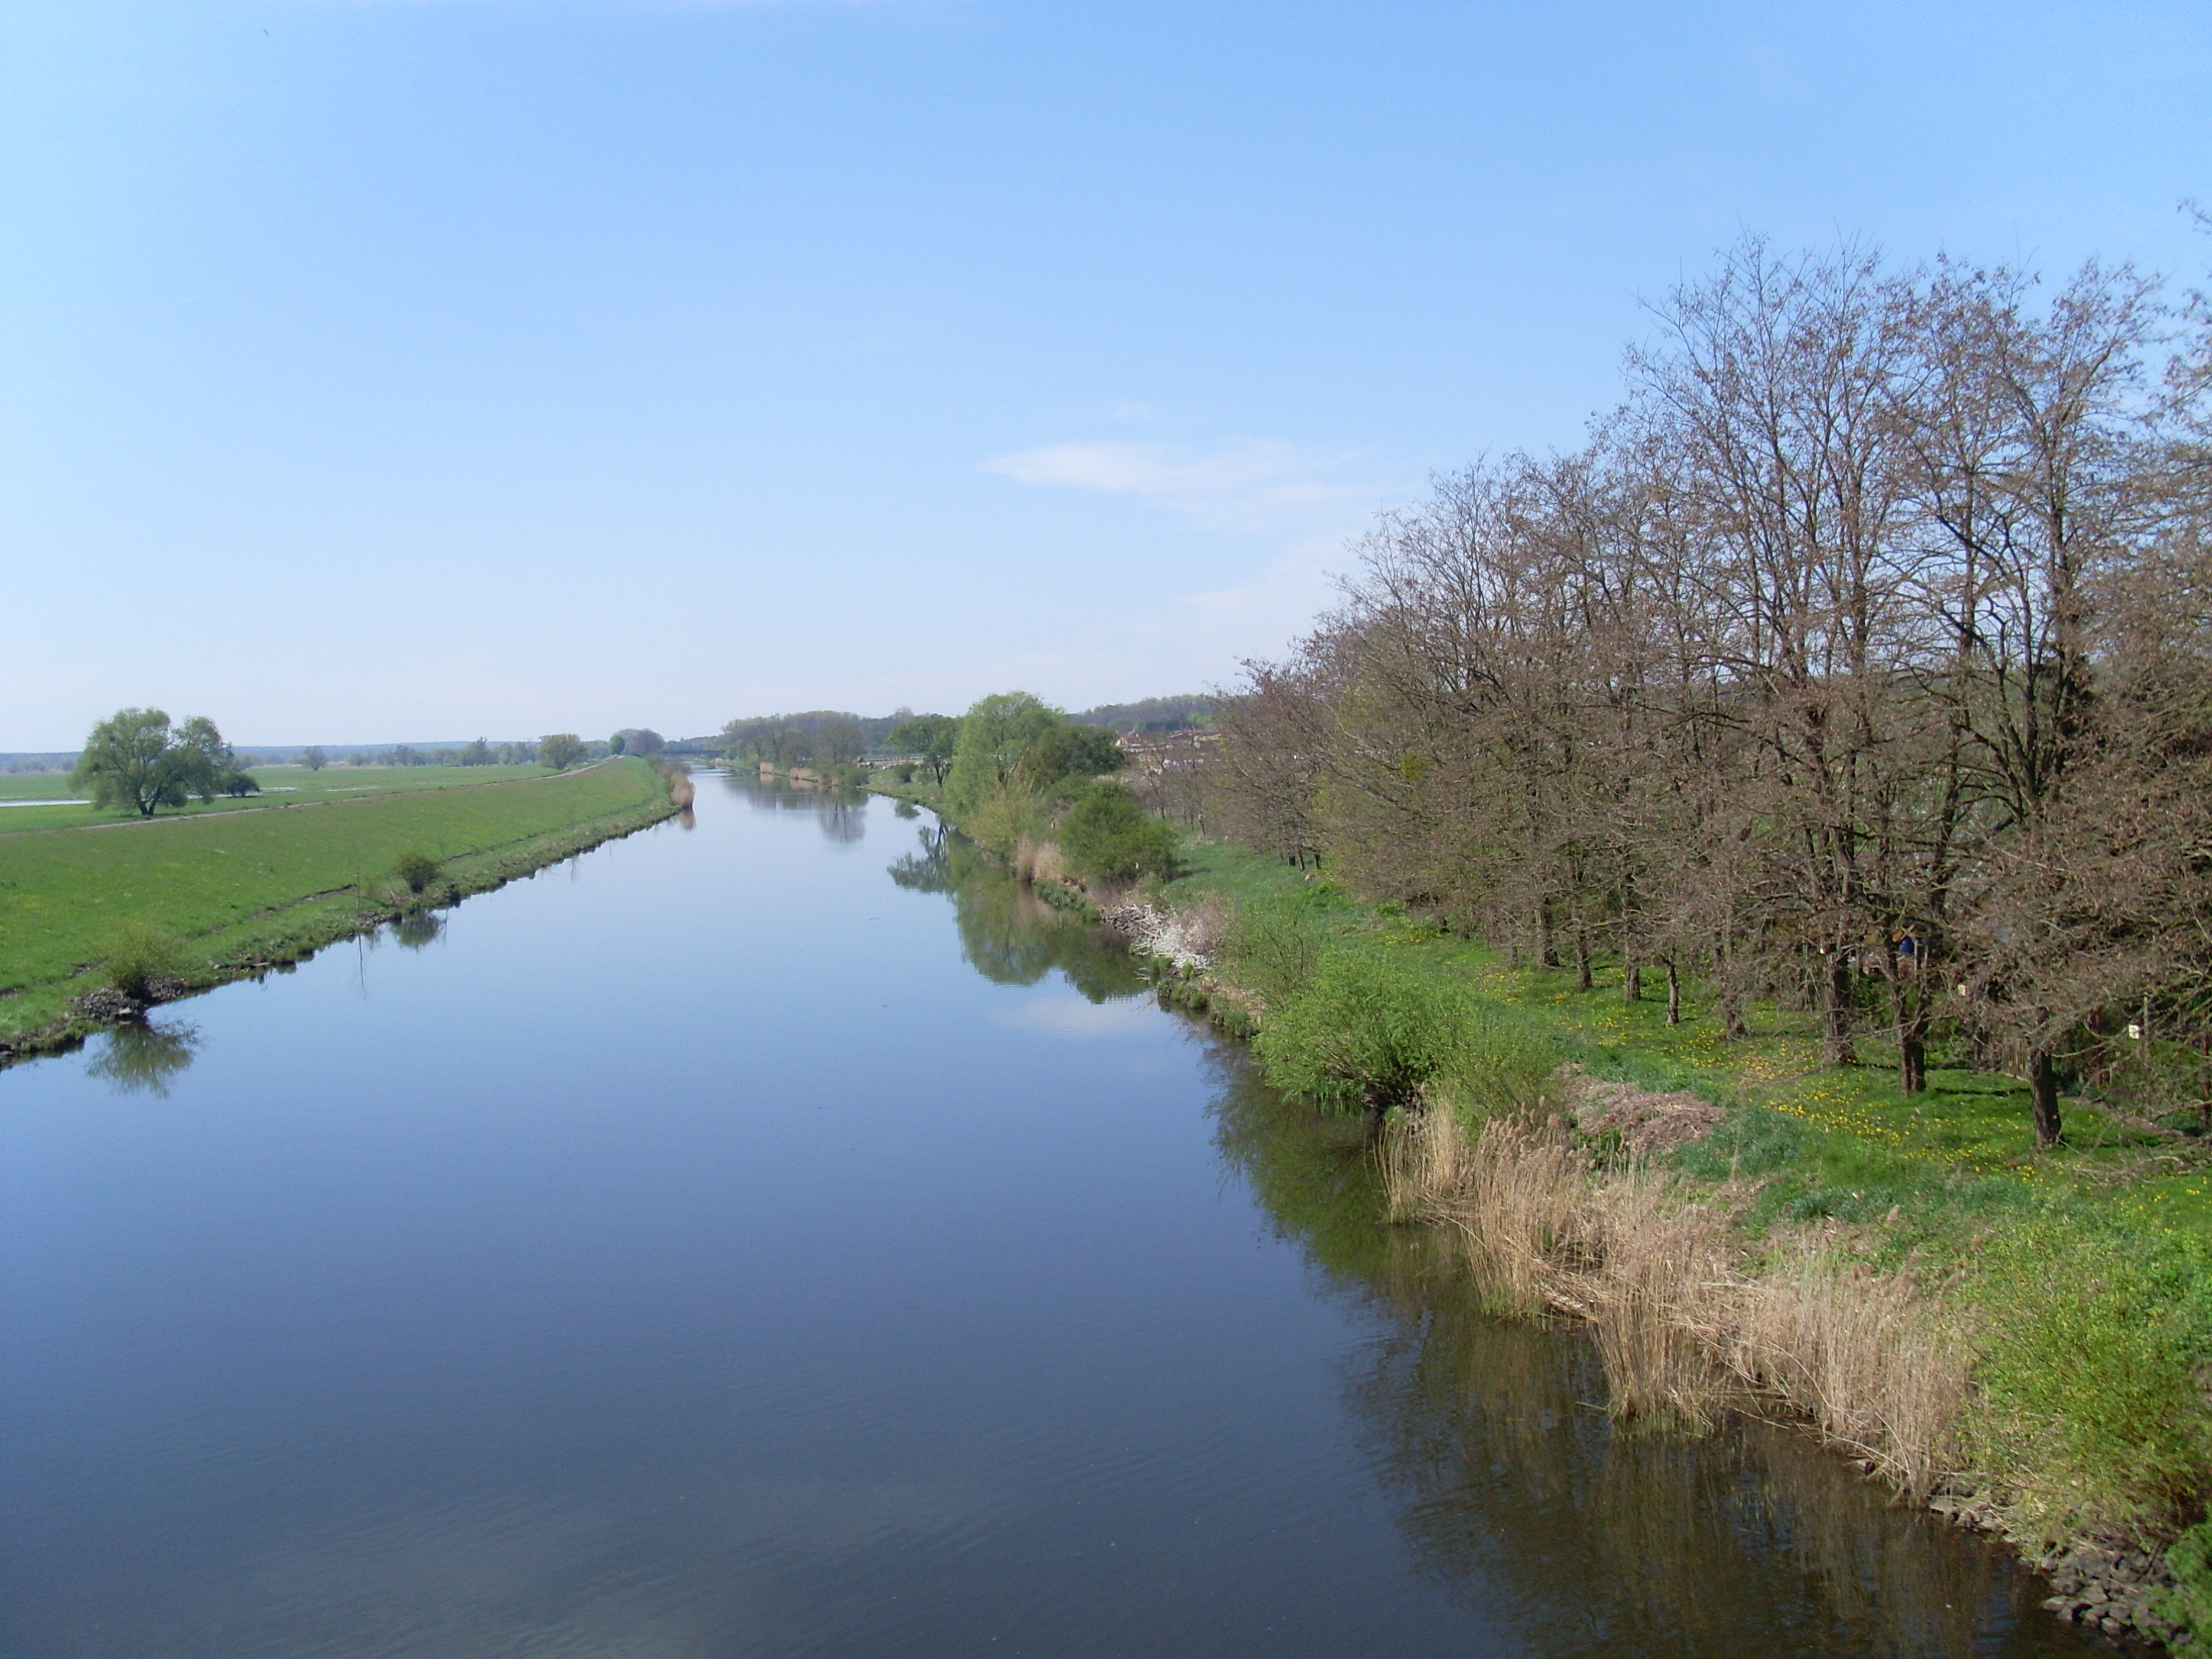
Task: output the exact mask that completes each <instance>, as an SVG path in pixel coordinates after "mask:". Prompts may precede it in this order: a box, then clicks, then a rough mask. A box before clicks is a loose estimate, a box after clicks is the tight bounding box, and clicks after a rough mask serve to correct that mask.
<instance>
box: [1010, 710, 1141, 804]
mask: <svg viewBox="0 0 2212 1659" xmlns="http://www.w3.org/2000/svg"><path fill="white" fill-rule="evenodd" d="M1126 761H1127V756H1125V755H1124V754H1123V753H1122V752H1121V744H1120V742H1119V741H1118V740H1116V738H1115V736H1114V734H1113V733H1112V732H1109V731H1108V730H1107V729H1106V728H1105V727H1104V726H1075V725H1072V724H1066V723H1063V724H1061V725H1060V726H1055V727H1054V729H1053V730H1051V731H1049V732H1046V733H1045V734H1044V736H1043V737H1042V738H1039V739H1038V740H1037V741H1036V743H1034V744H1031V745H1030V751H1029V753H1027V754H1026V755H1024V756H1023V757H1022V759H1021V764H1020V765H1019V766H1018V767H1017V768H1016V769H1015V770H1016V773H1017V775H1018V776H1019V777H1020V778H1021V780H1022V781H1024V782H1025V783H1027V784H1028V785H1029V786H1030V787H1031V788H1033V789H1035V790H1036V791H1038V792H1039V793H1043V794H1048V795H1065V794H1066V793H1069V792H1068V790H1066V788H1065V787H1061V786H1062V785H1063V781H1065V780H1068V779H1089V778H1095V777H1099V776H1101V775H1103V774H1105V773H1108V772H1118V771H1120V770H1121V767H1122V765H1123V763H1125V762H1126Z"/></svg>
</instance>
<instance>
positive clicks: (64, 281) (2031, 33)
mask: <svg viewBox="0 0 2212 1659" xmlns="http://www.w3.org/2000/svg"><path fill="white" fill-rule="evenodd" d="M2208 93H2212V11H2208V10H2207V9H2206V8H2204V7H2203V6H2202V5H2201V4H2181V3H2171V4H2164V3H2161V4H2131V3H2126V0H2118V3H2115V0H2105V3H2100V4H2095V5H2087V4H2083V5H2046V4H2034V3H2015V4H2008V5H1994V4H1989V5H1971V6H1970V5H1963V4H1948V3H1919V4H1914V5H1910V6H1906V5H1885V4H1880V3H1852V4H1848V5H1845V4H1797V5H1791V6H1778V5H1772V4H1765V5H1757V6H1753V5H1733V6H1732V5H1717V4H1676V5H1667V6H1661V5H1611V6H1608V5H1602V4H1591V5H1581V6H1564V5H1547V6H1537V5H1528V4H1520V5H1483V4H1423V3H1397V0H1364V3H1358V4H1353V3H1297V0H1278V3H1269V4H1207V3H1203V0H1175V3H1157V4H1155V3H1127V4H1117V5H1105V6H1076V5H1070V4H1055V5H1048V4H1036V3H1014V0H911V3H908V0H874V3H869V0H841V3H806V0H786V3H751V4H711V3H702V0H692V3H679V0H665V3H641V0H640V3H626V0H382V3H378V0H252V3H233V0H189V3H113V0H66V3H42V0H13V3H10V4H8V5H7V6H5V7H4V8H0V579H4V580H0V594H4V599H0V604H4V607H5V610H4V615H5V617H6V631H5V648H4V650H3V651H0V750H28V749H47V748H67V747H71V746H74V745H75V744H76V743H77V742H78V741H79V740H80V739H81V738H82V735H83V732H84V731H85V729H86V727H87V726H88V725H89V723H90V722H91V721H92V720H94V719H96V718H98V717H100V715H103V714H106V713H108V712H110V711H112V709H114V708H117V707H118V706H120V705H122V704H125V703H131V702H151V703H155V704H158V705H160V706H161V707H164V708H168V709H169V710H170V711H171V712H172V713H173V714H179V715H181V714H188V713H190V714H197V713H206V714H211V715H213V716H214V717H215V718H216V720H218V721H219V722H220V723H221V724H222V726H223V727H224V729H225V730H226V731H227V732H229V733H231V734H232V735H233V736H234V738H238V739H240V740H242V741H246V742H262V743H303V742H324V743H332V744H343V743H348V742H368V741H377V740H397V739H412V738H460V737H469V736H473V735H475V734H477V733H478V732H485V733H489V735H491V736H493V737H495V738H496V737H501V736H520V735H533V734H536V733H539V732H547V731H553V730H561V729H574V730H578V731H582V732H586V733H592V734H598V733H602V732H606V731H608V730H611V729H612V728H613V727H615V726H623V725H632V724H647V725H653V726H657V727H659V728H660V729H661V730H663V731H666V732H700V731H705V730H709V729H712V728H713V727H714V726H719V725H720V723H721V722H722V721H723V720H726V719H727V718H729V717H731V716H732V715H735V714H749V713H754V712H760V711H764V710H767V709H770V708H797V707H820V706H825V705H826V706H840V707H852V708H862V709H865V710H868V711H878V710H883V709H888V708H893V707H895V706H896V705H898V704H902V703H905V704H911V705H912V706H914V707H915V708H954V709H957V708H962V707H964V706H965V705H966V704H967V703H968V702H969V701H971V700H972V699H973V698H974V697H975V696H978V695H980V694H981V693H983V692H986V691H989V690H999V689H1003V688H1005V687H1007V686H1012V685H1021V686H1026V687H1028V688H1030V689H1032V690H1036V691H1038V692H1040V693H1042V694H1043V695H1045V696H1048V697H1050V698H1053V699H1054V700H1056V701H1059V702H1063V703H1066V704H1068V705H1070V706H1074V707H1080V706H1083V705H1085V704H1089V703H1092V702H1100V701H1105V700H1119V699H1122V698H1127V697H1133V696H1145V695H1148V694H1155V693H1162V692H1168V691H1176V690H1188V689H1194V688H1197V687H1200V686H1202V685H1204V684H1208V683H1219V682H1225V681H1226V680H1228V679H1230V678H1232V677H1233V675H1234V672H1235V665H1236V662H1237V659H1238V658H1239V657H1242V656H1245V655H1250V654H1255V653H1261V654H1265V653H1273V652H1276V651H1279V649H1280V648H1281V647H1282V646H1283V645H1284V643H1285V641H1287V640H1288V639H1289V638H1290V637H1291V635H1293V634H1295V633H1296V632H1297V631H1298V629H1299V628H1300V627H1301V625H1302V623H1304V620H1305V619H1306V618H1307V617H1309V616H1310V614H1311V612H1312V611H1313V610H1314V609H1315V608H1316V606H1317V605H1320V604H1322V603H1324V602H1325V601H1326V599H1327V596H1328V583H1327V578H1326V573H1327V572H1328V570H1330V569H1332V568H1343V567H1344V566H1345V565H1346V562H1347V558H1346V553H1345V551H1344V549H1345V544H1346V541H1347V539H1348V538H1352V537H1353V536H1356V535H1357V534H1358V532H1359V531H1360V530H1361V528H1362V527H1363V526H1364V525H1365V524H1366V523H1368V522H1369V521H1370V520H1371V517H1372V515H1373V513H1375V512H1376V509H1378V508H1381V507H1386V506H1389V505H1390V504H1393V503H1397V502H1402V501H1407V500H1409V499H1412V498H1413V497H1415V496H1418V495H1419V494H1420V493H1421V491H1422V489H1424V486H1425V478H1426V477H1427V476H1428V474H1429V473H1430V471H1431V470H1434V469H1438V468H1447V467H1452V466H1456V465H1462V464H1464V463H1465V462H1466V461H1468V459H1472V458H1473V457H1474V455H1476V454H1477V453H1480V452H1482V451H1484V450H1486V449H1488V450H1496V449H1501V448H1505V447H1513V446H1516V445H1522V446H1528V447H1538V448H1541V447H1552V446H1565V445H1571V444H1573V443H1574V442H1576V441H1577V439H1578V437H1579V435H1580V434H1581V433H1582V431H1583V426H1584V423H1585V422H1587V421H1588V419H1589V416H1591V415H1592V414H1593V413H1594V412H1595V411H1597V410H1601V409H1602V408H1604V407H1606V406H1607V404H1610V403H1611V402H1612V400H1613V398H1614V396H1615V394H1616V391H1617V387H1618V385H1619V376H1618V363H1619V359H1620V349H1621V347H1622V345H1623V344H1624V343H1626V341H1628V340H1629V339H1631V338H1632V337H1637V336H1638V335H1639V334H1641V333H1643V332H1644V328H1645V321H1644V312H1643V310H1642V304H1643V301H1645V300H1647V299H1649V298H1651V297H1655V296H1656V295H1659V294H1661V293H1662V292H1663V290H1664V289H1666V288H1667V287H1668V284H1670V283H1674V282H1675V281H1677V280H1679V279H1680V278H1681V277H1682V276H1686V275H1694V274H1696V273H1698V272H1699V271H1700V270H1704V269H1705V267H1706V266H1707V264H1709V262H1710V260H1711V256H1712V253H1713V251H1714V250H1715V249H1716V248H1717V247H1718V246H1722V245H1723V244H1724V243H1726V242H1728V241H1729V240H1732V239H1733V238H1734V237H1735V235H1736V234H1738V233H1739V232H1740V231H1741V230H1744V229H1755V230H1759V231H1764V232H1765V233H1767V234H1771V236H1773V237H1774V238H1776V239H1777V240H1780V241H1782V242H1784V243H1810V244H1825V243H1827V242H1830V241H1832V240H1834V239H1835V238H1836V237H1837V236H1838V234H1848V235H1858V236H1863V237H1867V238H1869V239H1871V240H1875V242H1877V243H1879V244H1880V245H1881V246H1883V247H1885V248H1887V250H1888V251H1889V252H1891V253H1892V254H1893V255H1895V256H1897V257H1899V258H1921V257H1924V256H1927V255H1930V254H1933V253H1935V252H1937V251H1939V250H1944V251H1948V252H1953V253H1955V254H1959V255H1961V256H1964V257H1967V258H1975V259H1983V260H2013V261H2021V262H2026V263H2028V264H2031V265H2033V266H2034V267H2035V268H2038V269H2040V270H2045V271H2046V272H2048V273H2051V274H2053V275H2056V274H2058V273H2060V272H2063V270H2066V269H2068V268H2069V267H2070V266H2072V265H2073V264H2075V263H2077V262H2078V261H2079V260H2080V259H2081V258H2084V257H2085V256H2087V255H2089V254H2092V253H2094V254H2099V255H2101V256H2102V257H2104V258H2107V259H2110V260H2118V259H2132V260H2135V261H2136V262H2138V263H2139V264H2144V265H2147V266H2149V267H2152V268H2154V269H2157V270H2162V271H2165V272H2166V273H2168V274H2169V275H2171V276H2174V277H2176V278H2177V279H2179V280H2180V281H2181V282H2183V283H2189V282H2197V281H2201V280H2202V279H2203V271H2204V269H2205V267H2206V266H2207V264H2212V246H2208V244H2206V242H2205V241H2204V240H2203V238H2201V237H2199V236H2197V235H2196V234H2193V233H2192V232H2191V228H2190V227H2189V225H2188V223H2187V222H2186V221H2185V218H2184V217H2183V216H2181V215H2180V214H2179V213H2178V212H2177V211H2176V204H2177V203H2179V201H2180V200H2181V199H2182V198H2184V197H2212V182H2208V169H2207V162H2208V160H2212V155H2209V154H2208V139H2212V96H2208Z"/></svg>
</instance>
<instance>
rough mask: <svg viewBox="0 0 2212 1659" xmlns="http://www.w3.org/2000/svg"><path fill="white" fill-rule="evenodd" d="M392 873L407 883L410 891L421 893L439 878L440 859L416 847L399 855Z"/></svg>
mask: <svg viewBox="0 0 2212 1659" xmlns="http://www.w3.org/2000/svg"><path fill="white" fill-rule="evenodd" d="M392 874H393V875H395V876H397V877H398V878H399V879H400V880H402V881H404V882H405V883H406V884H407V890H408V891H409V892H410V893H419V892H421V891H422V890H423V889H424V888H425V887H428V885H429V884H431V883H432V882H434V881H435V880H436V879H437V878H438V860H435V859H434V858H432V857H431V856H430V855H429V854H428V853H425V852H423V851H422V850H421V849H420V848H415V849H412V850H410V851H408V852H405V853H402V854H400V855H399V861H398V863H397V864H395V865H393V866H392Z"/></svg>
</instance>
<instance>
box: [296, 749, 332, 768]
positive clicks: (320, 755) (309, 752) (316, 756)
mask: <svg viewBox="0 0 2212 1659" xmlns="http://www.w3.org/2000/svg"><path fill="white" fill-rule="evenodd" d="M330 763H331V757H329V756H328V755H325V753H324V752H323V751H322V750H319V749H318V748H316V747H315V745H314V744H308V745H307V748H305V749H304V750H301V752H300V764H301V765H302V766H304V767H306V768H307V769H308V770H309V771H310V772H319V771H321V770H322V769H324V768H325V766H328V765H329V764H330Z"/></svg>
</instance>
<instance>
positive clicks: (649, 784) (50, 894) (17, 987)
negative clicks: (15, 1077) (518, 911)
mask: <svg viewBox="0 0 2212 1659" xmlns="http://www.w3.org/2000/svg"><path fill="white" fill-rule="evenodd" d="M277 770H279V769H270V771H272V772H274V771H277ZM487 772H489V773H491V774H492V775H493V777H494V779H495V780H498V779H500V778H501V775H506V777H505V781H485V776H484V775H485V774H486V773H487ZM383 773H385V769H377V771H376V773H371V772H368V771H367V770H364V771H363V772H361V773H356V774H353V775H351V778H350V779H349V778H347V777H346V776H344V775H338V776H337V778H335V779H334V780H333V781H332V782H331V785H330V786H329V787H325V788H322V789H320V790H319V791H318V792H317V793H316V794H315V795H313V797H311V796H310V795H309V794H308V793H307V790H306V789H304V788H303V789H302V790H301V793H298V794H293V795H276V796H275V797H274V799H271V797H270V795H263V796H261V797H260V798H258V800H257V799H251V798H249V799H248V800H247V801H246V802H245V803H242V804H241V805H242V806H243V807H244V808H246V809H248V810H239V809H238V808H237V807H232V806H230V805H229V804H228V803H224V804H223V807H224V809H227V810H216V811H205V812H197V813H187V814H179V815H172V814H167V813H165V814H163V815H162V816H161V817H157V818H155V819H152V820H148V821H142V820H137V819H125V818H122V817H118V816H117V815H116V814H114V813H112V812H109V813H106V814H102V815H100V817H98V818H97V819H96V820H95V821H93V822H89V823H88V822H84V821H82V819H80V820H79V821H77V822H76V823H70V824H64V825H62V826H59V827H22V828H19V827H17V824H16V823H15V814H21V815H22V816H23V817H29V816H31V815H32V814H33V813H36V812H43V811H49V810H52V811H76V812H85V811H88V810H89V809H84V808H56V809H47V808H33V807H19V808H9V809H7V812H6V813H5V814H4V815H0V1044H5V1045H9V1046H10V1047H12V1048H15V1050H17V1051H19V1052H33V1051H36V1050H39V1049H41V1048H52V1047H58V1046H62V1045H64V1044H66V1043H68V1042H70V1041H73V1040H74V1039H75V1038H76V1037H77V1036H82V1034H83V1031H84V1030H86V1029H88V1028H87V1027H86V1026H85V1025H84V1024H83V1023H82V1022H81V1021H78V1020H76V1019H75V1018H72V1016H71V1014H70V1003H71V1001H72V1000H73V999H74V998H75V997H76V996H77V995H79V994H82V992H84V991H86V990H88V989H89V988H91V987H92V986H93V985H94V983H95V982H96V979H95V978H94V977H93V976H92V975H90V974H89V973H88V969H92V968H93V967H94V966H95V965H96V964H97V963H98V962H99V960H100V957H101V956H102V955H103V953H104V950H105V947H106V939H107V938H108V936H109V935H110V934H111V933H112V932H113V930H114V928H115V927H116V925H117V924H118V921H122V920H124V919H125V918H137V919H141V920H143V921H147V922H150V923H151V924H153V925H154V926H155V927H159V928H161V930H163V931H164V932H166V933H169V934H173V935H174V936H175V937H177V938H178V939H180V940H181V941H182V942H183V945H184V951H183V961H182V963H181V964H180V966H179V970H178V977H179V978H181V979H182V980H184V981H185V983H186V984H187V985H189V986H191V987H194V988H200V987H206V986H210V985H213V984H216V983H219V982H221V981H224V980H227V979H232V978H236V977H239V976H240V975H243V974H246V973H250V972H253V971H256V970H258V969H259V968H261V967H264V966H267V965H269V964H271V963H278V962H284V961H291V960H296V959H297V958H299V957H302V956H304V955H306V954H307V953H309V952H311V951H314V950H315V949H317V948H319V946H321V945H325V944H327V943H328V942H329V941H331V939H338V938H341V937H343V936H344V935H346V934H348V933H353V932H355V931H356V930H358V929H359V928H360V927H362V926H364V925H368V924H369V923H371V922H374V921H379V920H382V919H383V918H385V917H386V916H387V915H390V914H392V911H393V909H394V908H395V907H396V906H397V905H398V904H400V903H401V902H404V899H405V896H406V895H405V890H404V887H400V886H398V884H397V883H396V882H395V881H394V879H393V876H392V868H393V866H394V864H395V863H396V862H397V861H398V859H399V857H400V855H401V854H404V853H409V852H416V851H419V852H422V853H424V854H428V855H429V856H430V857H431V858H433V859H435V860H438V863H439V866H440V870H439V874H438V877H437V878H436V879H435V882H434V883H433V884H431V886H430V888H429V889H428V891H427V892H426V894H425V895H424V896H425V897H428V898H435V899H438V900H440V901H442V902H451V901H452V900H453V899H456V898H459V896H462V895H464V894H467V893H471V892H479V891H483V890H485V889H487V888H490V887H495V886H498V885H499V884H501V883H502V882H505V881H507V880H511V879H512V878H514V877H516V876H520V875H526V874H527V873H529V872H531V871H532V870H535V869H538V868H539V867H540V866H544V865H546V864H550V863H552V862H553V861H555V860H558V859H561V858H563V857H566V856H568V854H571V853H574V852H577V851H580V850H581V849H583V848H587V847H591V846H593V845H596V844H597V843H598V842H602V841H605V840H607V839H609V838H610V837H611V836H619V835H624V834H627V833H629V831H630V830H633V829H641V828H642V827H644V826H645V825H646V824H648V823H653V822H654V821H656V820H658V819H659V818H662V817H667V816H669V815H670V814H671V812H673V811H675V810H676V808H675V807H674V805H672V804H671V801H670V799H669V794H668V787H667V785H666V784H665V781H663V780H662V779H661V778H660V777H659V775H657V774H656V773H655V772H654V771H653V769H651V768H650V767H648V766H647V764H646V763H643V762H642V761H635V760H625V761H615V762H610V763H605V764H602V765H599V766H594V767H590V768H586V769H584V770H581V771H577V772H569V773H562V774H559V775H548V774H546V773H544V771H542V770H539V769H534V768H532V769H494V768H473V769H465V770H464V769H458V768H454V769H447V768H393V769H390V770H389V772H388V774H386V775H382V776H380V775H378V774H383ZM424 773H436V774H441V776H437V777H424V776H421V775H420V774H424ZM453 773H458V774H459V777H458V778H455V777H453V776H449V775H443V774H453ZM260 775H263V776H264V777H265V776H266V775H268V774H267V773H264V774H260ZM302 775H303V776H309V777H312V776H314V775H312V774H306V773H304V770H303V771H302ZM321 776H322V777H323V778H325V779H331V778H332V775H331V773H329V772H325V773H324V774H322V775H321ZM26 781H28V780H26ZM364 781H366V782H368V783H369V784H370V785H372V786H375V787H374V792H373V793H372V792H371V791H369V790H364V789H362V787H360V786H361V785H362V783H363V782H364ZM50 787H51V786H50ZM264 787H267V786H266V785H265V784H264ZM256 808H258V810H252V809H256Z"/></svg>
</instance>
